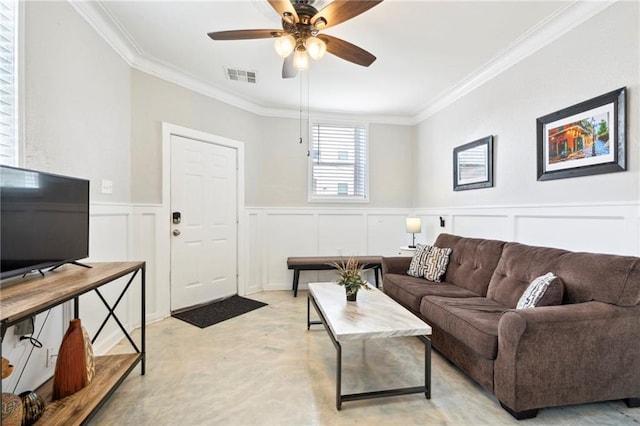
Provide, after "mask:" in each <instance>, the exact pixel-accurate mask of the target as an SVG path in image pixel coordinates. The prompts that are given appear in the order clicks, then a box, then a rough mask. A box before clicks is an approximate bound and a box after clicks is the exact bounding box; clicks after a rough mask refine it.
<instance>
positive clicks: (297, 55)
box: [293, 49, 309, 70]
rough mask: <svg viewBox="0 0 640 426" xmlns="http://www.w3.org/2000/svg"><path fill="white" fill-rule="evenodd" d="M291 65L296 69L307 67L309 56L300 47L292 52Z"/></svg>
mask: <svg viewBox="0 0 640 426" xmlns="http://www.w3.org/2000/svg"><path fill="white" fill-rule="evenodd" d="M293 66H294V67H295V68H296V69H298V70H306V69H307V68H309V56H308V55H307V52H306V51H305V50H303V49H300V50H296V51H295V52H294V53H293Z"/></svg>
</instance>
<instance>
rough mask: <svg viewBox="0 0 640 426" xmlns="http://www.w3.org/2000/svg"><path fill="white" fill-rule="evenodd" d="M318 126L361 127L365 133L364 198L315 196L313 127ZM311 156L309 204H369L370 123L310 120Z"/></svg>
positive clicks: (309, 165) (308, 185) (308, 178)
mask: <svg viewBox="0 0 640 426" xmlns="http://www.w3.org/2000/svg"><path fill="white" fill-rule="evenodd" d="M316 125H320V126H322V125H325V126H345V127H359V128H362V129H363V131H364V143H365V151H366V153H365V165H364V173H363V179H364V194H363V195H362V196H359V195H358V196H355V195H348V196H340V195H328V196H323V195H315V194H314V193H313V161H314V157H315V155H314V149H313V148H314V147H313V127H314V126H316ZM308 137H309V156H308V161H307V201H308V202H309V203H333V204H336V203H356V204H363V203H369V202H370V200H369V183H370V180H369V160H370V153H369V151H370V146H371V145H370V143H369V123H368V122H362V121H342V120H332V119H328V120H327V119H319V120H310V122H309V134H308Z"/></svg>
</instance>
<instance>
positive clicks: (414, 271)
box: [407, 244, 431, 278]
mask: <svg viewBox="0 0 640 426" xmlns="http://www.w3.org/2000/svg"><path fill="white" fill-rule="evenodd" d="M429 250H431V246H428V245H422V244H416V251H415V253H413V259H411V264H410V265H409V270H408V271H407V275H411V276H412V277H417V278H422V276H423V273H422V264H423V263H424V260H425V258H426V257H427V254H429Z"/></svg>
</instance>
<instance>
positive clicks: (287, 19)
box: [282, 12, 296, 24]
mask: <svg viewBox="0 0 640 426" xmlns="http://www.w3.org/2000/svg"><path fill="white" fill-rule="evenodd" d="M282 20H283V21H285V22H286V23H288V24H295V22H296V20H295V18H294V17H293V13H291V12H284V13H283V14H282Z"/></svg>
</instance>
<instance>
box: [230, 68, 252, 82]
mask: <svg viewBox="0 0 640 426" xmlns="http://www.w3.org/2000/svg"><path fill="white" fill-rule="evenodd" d="M224 70H225V73H226V74H227V78H228V79H229V80H233V81H243V82H245V83H253V84H255V83H256V73H255V71H245V70H239V69H237V68H227V67H224Z"/></svg>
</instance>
